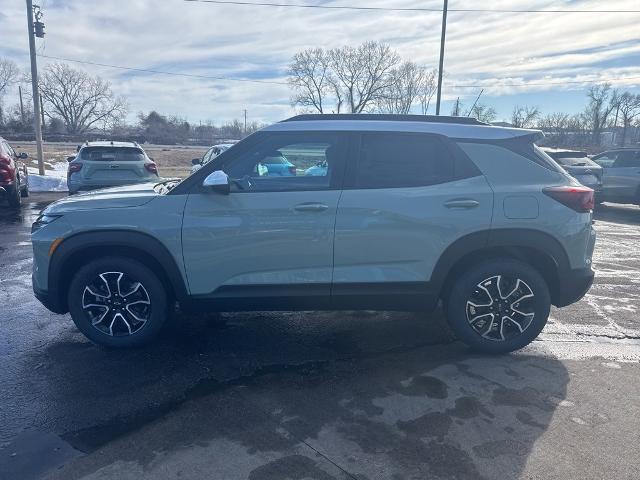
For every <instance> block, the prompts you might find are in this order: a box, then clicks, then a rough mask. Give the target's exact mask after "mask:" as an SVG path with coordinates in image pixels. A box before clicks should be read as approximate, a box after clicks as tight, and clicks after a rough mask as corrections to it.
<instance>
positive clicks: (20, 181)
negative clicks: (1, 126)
mask: <svg viewBox="0 0 640 480" xmlns="http://www.w3.org/2000/svg"><path fill="white" fill-rule="evenodd" d="M25 158H27V154H26V153H20V154H17V153H16V152H15V151H14V150H13V148H11V146H10V145H9V144H8V143H7V141H6V140H5V139H4V138H2V137H0V199H6V200H7V201H8V202H9V205H10V206H12V207H14V208H18V207H20V205H21V204H22V197H28V196H29V173H28V172H27V166H26V165H25V164H24V163H23V162H21V161H20V160H24V159H25Z"/></svg>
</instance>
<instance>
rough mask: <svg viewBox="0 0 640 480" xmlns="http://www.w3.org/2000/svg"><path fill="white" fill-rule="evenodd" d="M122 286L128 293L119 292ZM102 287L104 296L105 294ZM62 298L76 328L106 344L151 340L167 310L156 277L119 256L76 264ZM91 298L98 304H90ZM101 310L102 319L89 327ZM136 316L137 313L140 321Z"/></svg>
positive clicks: (134, 344) (136, 343) (162, 288)
mask: <svg viewBox="0 0 640 480" xmlns="http://www.w3.org/2000/svg"><path fill="white" fill-rule="evenodd" d="M120 273H122V274H123V276H122V277H119V275H118V274H120ZM101 275H102V276H101ZM114 282H115V283H114ZM137 284H140V285H141V287H136V285H137ZM105 286H106V289H105ZM112 291H113V294H111V292H112ZM125 291H127V292H129V291H131V293H128V294H127V295H125V293H124V292H125ZM107 292H109V297H106V296H105V295H106V294H107ZM96 293H99V295H96ZM119 294H120V295H119ZM109 298H111V300H110V301H109ZM67 299H68V305H69V312H70V313H71V318H72V319H73V322H74V323H75V324H76V326H77V327H78V329H79V330H80V331H81V332H82V333H83V334H84V335H85V336H86V337H87V338H88V339H89V340H91V341H92V342H94V343H97V344H99V345H102V346H105V347H110V348H128V347H137V346H141V345H144V344H147V343H149V342H151V341H152V340H153V339H154V338H155V337H156V336H157V335H158V334H159V333H160V331H161V330H162V327H163V325H164V323H165V321H166V320H167V317H168V313H169V312H168V300H167V292H166V289H165V286H164V285H163V283H162V282H161V281H160V279H159V278H158V277H157V276H156V274H155V273H153V271H152V270H151V269H149V268H148V267H146V266H145V265H143V264H142V263H140V262H137V261H135V260H133V259H130V258H125V257H104V258H100V259H98V260H94V261H92V262H90V263H88V264H87V265H85V266H84V267H82V268H81V269H80V270H78V272H77V273H76V274H75V275H74V277H73V279H72V280H71V284H70V285H69V291H68V297H67ZM83 302H84V306H83ZM127 302H128V303H129V304H128V305H127ZM94 303H96V304H101V305H100V306H95V307H90V305H92V304H94ZM107 303H108V304H109V305H108V306H107ZM147 303H148V305H147ZM102 304H104V305H102ZM134 304H136V305H135V309H134V308H133V307H134ZM105 308H106V312H105ZM102 312H105V314H104V315H105V320H103V321H101V322H98V323H97V324H96V325H95V326H94V324H92V321H93V322H95V321H96V320H98V319H99V318H100V315H101V314H102ZM138 316H139V317H138ZM137 318H143V319H144V320H145V321H144V323H142V324H141V322H139V321H137V320H136V319H137ZM123 319H124V320H123ZM109 324H110V326H109ZM127 328H128V330H127Z"/></svg>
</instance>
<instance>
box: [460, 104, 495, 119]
mask: <svg viewBox="0 0 640 480" xmlns="http://www.w3.org/2000/svg"><path fill="white" fill-rule="evenodd" d="M467 116H468V117H474V118H477V119H478V120H480V121H481V122H485V123H491V122H493V121H494V120H495V119H496V117H497V116H498V114H497V112H496V109H495V108H493V107H490V106H489V105H485V104H484V103H476V104H475V106H474V107H473V108H472V109H471V111H470V112H469V114H468V115H467Z"/></svg>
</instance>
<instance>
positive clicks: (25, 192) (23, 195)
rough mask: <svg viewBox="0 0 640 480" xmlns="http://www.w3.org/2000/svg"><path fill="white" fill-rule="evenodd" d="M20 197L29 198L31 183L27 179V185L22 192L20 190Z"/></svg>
mask: <svg viewBox="0 0 640 480" xmlns="http://www.w3.org/2000/svg"><path fill="white" fill-rule="evenodd" d="M20 196H21V197H22V198H27V197H28V196H29V181H28V179H27V183H25V184H24V185H23V186H22V190H20Z"/></svg>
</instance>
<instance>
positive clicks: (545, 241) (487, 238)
mask: <svg viewBox="0 0 640 480" xmlns="http://www.w3.org/2000/svg"><path fill="white" fill-rule="evenodd" d="M501 257H507V258H514V259H517V260H521V261H523V262H525V263H527V264H529V265H531V266H532V267H533V268H535V269H536V270H537V271H538V273H540V274H541V275H542V277H543V278H544V279H545V281H546V282H547V285H548V286H549V291H550V292H551V301H552V303H554V304H555V303H556V302H557V301H559V297H558V296H559V294H560V293H559V292H560V288H559V286H560V278H561V277H562V273H563V272H566V271H568V270H569V260H568V257H567V254H566V252H565V250H564V248H563V247H562V245H561V244H560V243H559V242H558V241H557V240H556V239H555V238H553V237H552V236H551V235H549V234H547V233H545V232H541V231H539V230H534V229H520V228H519V229H496V230H489V231H483V232H476V233H472V234H470V235H467V236H465V237H462V238H460V239H458V240H457V241H456V242H454V243H453V244H451V245H450V246H449V247H448V248H447V249H446V250H445V252H444V253H443V254H442V256H441V257H440V259H439V260H438V263H437V264H436V267H435V268H434V273H433V275H432V282H433V285H434V286H435V288H436V291H437V292H438V297H439V298H442V299H446V297H447V295H448V292H449V291H450V290H451V287H452V285H453V282H454V281H455V280H456V278H458V277H459V276H460V275H461V274H462V273H463V272H464V271H465V270H467V269H469V268H470V267H472V266H474V265H476V264H478V263H480V262H482V261H485V260H489V259H492V258H501Z"/></svg>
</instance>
